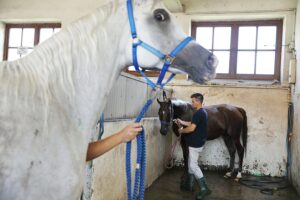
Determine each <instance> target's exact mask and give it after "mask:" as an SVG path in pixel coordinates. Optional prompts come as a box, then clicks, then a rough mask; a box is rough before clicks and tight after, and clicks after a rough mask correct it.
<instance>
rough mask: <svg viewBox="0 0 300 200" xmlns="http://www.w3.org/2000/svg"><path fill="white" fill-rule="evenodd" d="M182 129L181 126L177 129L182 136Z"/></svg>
mask: <svg viewBox="0 0 300 200" xmlns="http://www.w3.org/2000/svg"><path fill="white" fill-rule="evenodd" d="M182 129H183V126H181V127H180V128H179V129H178V133H180V134H182Z"/></svg>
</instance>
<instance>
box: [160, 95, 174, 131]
mask: <svg viewBox="0 0 300 200" xmlns="http://www.w3.org/2000/svg"><path fill="white" fill-rule="evenodd" d="M157 102H158V103H159V105H160V107H159V110H158V116H159V120H160V123H161V126H160V133H161V134H162V135H167V133H168V130H169V127H170V126H171V125H172V122H173V114H174V113H173V108H172V102H171V100H170V99H166V100H164V101H159V99H157Z"/></svg>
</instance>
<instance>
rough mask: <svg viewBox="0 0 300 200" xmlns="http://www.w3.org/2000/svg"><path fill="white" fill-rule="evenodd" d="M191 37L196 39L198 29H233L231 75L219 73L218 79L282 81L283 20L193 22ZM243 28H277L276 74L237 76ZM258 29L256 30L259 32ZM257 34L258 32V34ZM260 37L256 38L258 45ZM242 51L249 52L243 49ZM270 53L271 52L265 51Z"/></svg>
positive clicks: (230, 57) (256, 50) (255, 50)
mask: <svg viewBox="0 0 300 200" xmlns="http://www.w3.org/2000/svg"><path fill="white" fill-rule="evenodd" d="M191 26H192V27H191V28H192V30H191V35H192V37H193V38H195V39H196V30H197V28H198V27H231V43H230V50H229V52H230V55H229V73H218V74H217V75H216V79H233V80H236V79H244V80H278V81H280V64H281V52H282V26H283V20H282V19H273V20H251V21H197V22H192V25H191ZM242 26H256V27H258V26H276V27H277V31H276V47H275V51H274V50H272V51H274V52H275V63H274V74H273V75H264V74H237V52H238V32H239V27H242ZM257 30H258V29H256V31H257ZM256 34H257V32H256ZM257 41H258V37H256V43H257ZM219 51H220V50H219ZM242 51H247V49H243V50H242ZM250 51H254V52H255V55H256V54H257V52H258V51H263V50H259V49H258V48H257V46H256V48H255V49H254V50H253V49H251V50H250ZM265 51H269V50H265ZM254 67H255V69H256V56H255V66H254Z"/></svg>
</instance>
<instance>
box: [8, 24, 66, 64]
mask: <svg viewBox="0 0 300 200" xmlns="http://www.w3.org/2000/svg"><path fill="white" fill-rule="evenodd" d="M60 27H61V25H60V24H6V26H5V41H4V55H3V60H9V61H10V60H16V59H18V58H21V57H24V56H25V55H27V54H28V53H30V52H31V51H33V48H34V46H36V45H37V44H39V43H41V42H43V41H45V40H46V39H48V38H49V37H51V36H52V35H53V34H54V33H56V32H58V31H59V30H60Z"/></svg>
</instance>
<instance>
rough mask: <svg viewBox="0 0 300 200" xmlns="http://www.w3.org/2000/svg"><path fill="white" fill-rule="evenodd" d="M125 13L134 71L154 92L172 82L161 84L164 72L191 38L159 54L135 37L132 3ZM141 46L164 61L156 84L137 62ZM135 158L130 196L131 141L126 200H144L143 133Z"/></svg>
mask: <svg viewBox="0 0 300 200" xmlns="http://www.w3.org/2000/svg"><path fill="white" fill-rule="evenodd" d="M127 12H128V18H129V23H130V28H131V36H132V41H133V42H132V60H133V65H134V67H135V70H136V71H137V72H139V73H140V74H141V75H142V76H143V77H144V78H145V80H146V82H147V84H148V85H149V86H150V87H151V88H152V89H153V90H155V88H156V87H159V88H163V87H164V85H166V84H167V83H168V82H170V81H171V80H172V78H173V77H174V76H175V74H171V76H170V77H169V78H168V79H167V81H166V82H165V83H163V79H164V77H165V74H166V72H167V71H168V68H169V66H170V65H171V64H172V62H173V60H174V59H175V56H176V55H177V54H178V53H179V52H180V51H181V50H182V49H183V48H184V47H185V46H186V45H187V44H188V43H189V42H190V41H191V40H192V38H191V37H187V38H185V39H184V40H183V41H182V42H181V43H179V45H178V46H177V47H176V48H175V49H174V50H173V51H171V53H170V54H168V55H165V54H163V53H161V52H160V51H159V50H157V49H155V48H153V47H152V46H150V45H148V44H147V43H145V42H143V41H141V40H140V39H139V38H138V37H137V33H136V28H135V22H134V17H133V7H132V1H131V0H127ZM138 46H141V47H143V48H144V49H147V50H148V51H149V52H151V53H152V54H154V55H156V56H157V57H158V58H160V59H161V60H164V65H163V68H162V70H161V72H160V75H159V77H158V79H157V82H156V84H155V83H153V82H152V81H151V80H150V79H149V78H148V77H147V76H146V75H145V74H144V73H143V72H142V71H141V70H140V69H139V64H138V60H137V47H138ZM152 102H153V99H152V98H150V99H148V100H147V102H146V104H145V105H144V107H143V108H142V110H141V112H140V113H139V115H138V117H137V118H136V120H135V122H140V121H141V119H142V118H143V117H144V115H145V113H146V111H147V110H148V108H149V107H150V105H151V104H152ZM136 140H137V158H136V170H135V184H134V190H133V195H131V192H132V191H131V141H130V142H127V144H126V178H127V199H128V200H136V199H137V197H138V196H139V199H140V200H143V199H144V190H145V173H146V144H145V132H144V128H143V131H142V132H141V133H140V134H139V135H137V137H136Z"/></svg>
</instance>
